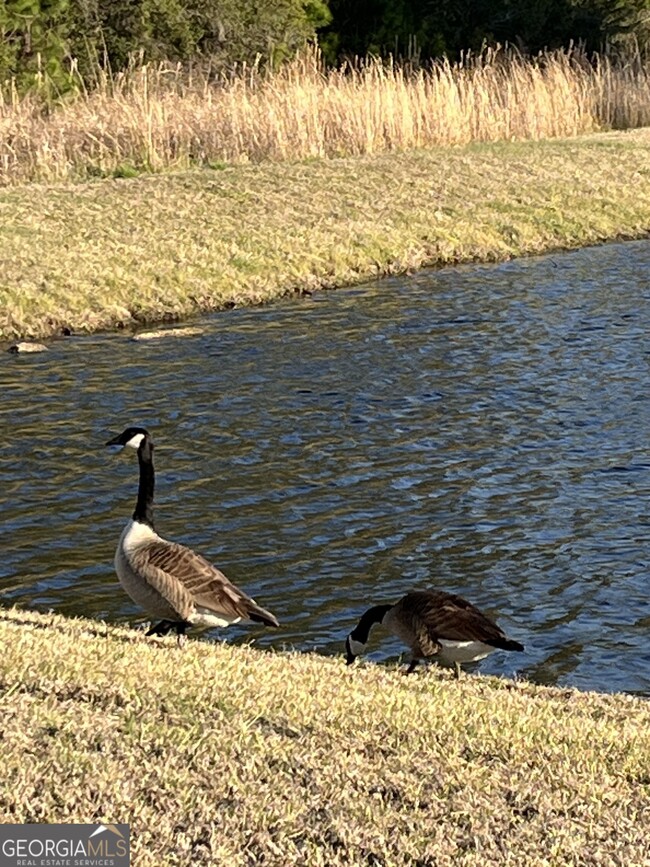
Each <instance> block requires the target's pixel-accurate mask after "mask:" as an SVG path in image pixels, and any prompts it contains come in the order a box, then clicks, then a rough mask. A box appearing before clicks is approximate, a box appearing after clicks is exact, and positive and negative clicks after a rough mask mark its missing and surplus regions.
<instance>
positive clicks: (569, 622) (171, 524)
mask: <svg viewBox="0 0 650 867" xmlns="http://www.w3.org/2000/svg"><path fill="white" fill-rule="evenodd" d="M203 324H204V325H205V328H206V330H205V332H204V333H203V334H202V335H200V336H194V337H185V338H182V339H179V340H177V341H176V340H162V341H150V342H135V341H133V340H131V339H130V338H129V336H128V335H109V336H96V337H90V338H78V339H71V340H67V341H61V342H59V343H56V344H55V345H54V346H53V347H52V348H51V350H50V351H49V352H48V353H47V354H43V355H37V356H18V357H13V356H9V355H7V356H5V358H4V359H1V360H0V387H1V390H2V400H1V401H0V411H1V412H2V421H3V425H2V429H3V431H4V436H3V445H2V450H1V456H0V462H1V463H0V474H1V478H2V481H3V485H2V491H1V492H0V510H1V511H2V521H1V523H0V540H1V545H2V551H3V556H2V560H1V562H0V601H2V603H3V604H5V605H8V604H12V603H17V604H20V605H22V606H29V607H34V608H37V609H43V610H46V609H49V608H54V609H56V610H58V611H60V612H62V613H66V614H86V615H90V616H92V617H99V618H107V619H109V620H113V621H117V620H133V621H134V622H135V620H136V619H138V617H140V613H139V612H138V611H137V609H136V608H135V607H134V606H133V605H132V604H131V603H130V601H129V600H128V598H127V597H126V596H125V595H124V593H123V592H122V590H121V588H120V587H119V585H118V584H117V582H116V578H115V576H114V573H113V566H112V558H113V552H114V547H115V544H116V541H117V538H118V537H119V534H120V532H121V527H122V524H123V523H124V521H125V520H126V519H127V518H128V517H129V516H130V514H131V512H132V509H133V502H134V499H135V491H136V486H137V462H136V458H135V455H134V454H133V453H132V452H129V453H128V454H121V455H117V456H116V455H113V454H111V453H110V452H109V451H108V450H106V449H104V448H103V443H104V441H105V440H106V439H107V438H108V437H109V436H111V435H113V434H115V433H119V432H120V431H121V429H122V428H123V427H125V426H126V425H127V424H131V423H138V424H145V425H146V426H147V427H149V428H150V430H151V431H152V433H153V435H154V437H155V439H156V443H157V449H156V457H157V470H158V475H157V505H158V511H157V525H158V529H159V531H160V532H161V534H162V535H164V536H168V537H170V538H173V539H176V540H178V541H184V542H186V543H188V544H190V545H192V546H193V547H195V548H196V549H197V550H199V551H201V552H202V553H203V554H205V555H206V556H208V557H209V558H211V559H212V560H213V561H214V562H215V563H216V564H218V565H219V566H220V568H222V569H223V571H225V572H226V574H227V575H229V577H230V578H231V579H232V580H233V581H235V582H236V583H238V584H240V585H241V586H242V588H244V589H245V590H247V591H248V592H249V593H251V594H252V595H254V596H255V597H256V598H257V599H258V601H259V602H260V603H262V604H263V605H265V606H266V607H268V608H270V609H271V610H272V611H274V613H275V614H276V616H277V617H278V618H279V619H280V620H281V622H282V627H281V629H280V630H275V631H272V630H263V629H259V628H253V629H250V628H242V627H232V628H231V629H229V630H228V632H227V640H236V641H248V640H251V639H252V638H254V639H255V641H257V642H258V643H259V644H261V645H263V646H269V645H273V646H275V647H278V648H280V647H284V646H295V647H297V648H300V649H302V650H310V651H313V650H315V651H318V652H322V653H328V654H334V653H340V652H341V649H342V641H343V639H344V637H345V635H346V634H347V632H348V631H349V629H350V628H351V626H352V625H353V624H354V623H355V622H356V619H357V617H358V616H359V615H360V613H362V611H363V610H364V609H365V607H367V606H368V605H369V604H375V603H378V602H382V601H391V600H394V599H396V598H398V597H399V595H400V594H402V593H403V592H405V591H406V590H408V589H410V588H413V587H426V586H431V587H436V588H441V589H446V590H451V591H454V592H459V593H461V594H463V595H466V596H467V597H468V598H469V599H471V600H472V601H473V602H475V603H476V604H478V605H479V606H481V607H484V608H485V609H486V610H487V611H490V612H491V613H493V614H494V615H496V616H497V617H498V619H499V622H500V623H501V624H502V625H503V626H504V628H505V629H506V631H507V632H508V633H509V635H510V636H511V637H512V638H515V639H518V640H520V641H522V642H524V643H525V644H526V652H525V653H524V654H504V653H495V654H494V655H493V656H492V657H490V659H488V660H486V661H485V662H484V663H482V664H481V666H480V667H481V670H483V671H486V672H492V673H496V672H502V673H504V674H507V675H512V674H513V673H514V672H515V671H517V672H519V674H520V675H522V676H524V677H528V678H532V679H533V680H536V681H540V682H545V683H561V684H571V685H576V686H579V687H581V688H597V689H602V690H608V691H609V690H628V691H634V692H641V693H644V694H650V670H649V664H650V595H649V592H648V586H649V581H648V567H647V557H646V552H647V548H648V534H649V531H648V526H649V517H648V514H649V509H648V491H649V486H650V472H649V471H650V451H649V450H650V442H649V433H650V397H649V394H648V382H649V381H650V380H649V377H648V368H649V366H650V349H649V344H648V339H647V335H648V333H649V332H650V243H648V242H638V243H629V244H620V245H611V246H606V247H601V248H597V249H589V250H583V251H580V252H576V253H570V254H562V255H556V256H550V257H544V258H539V259H529V260H524V261H517V262H511V263H508V264H505V265H497V266H476V267H474V266H471V267H469V266H468V267H459V268H450V269H446V270H443V271H437V272H427V273H422V274H419V275H418V276H416V277H413V278H408V279H395V280H387V281H382V282H381V283H377V284H376V285H371V286H366V287H363V288H360V289H354V290H349V291H343V292H336V293H323V294H319V295H317V296H314V297H313V298H311V299H309V300H306V301H304V302H288V303H284V304H278V305H275V306H273V307H268V308H262V309H256V310H241V311H237V310H236V311H230V312H227V313H223V314H219V315H216V316H213V317H210V318H209V319H207V320H205V321H204V322H203ZM221 635H223V633H221ZM380 635H381V630H380V629H379V628H378V629H377V630H376V633H375V637H376V639H377V640H376V641H375V642H374V643H373V652H372V653H370V654H369V656H370V657H371V658H373V659H376V660H384V659H394V658H396V656H397V655H398V654H399V652H400V645H399V644H398V643H397V642H396V641H394V640H391V639H390V637H387V636H382V640H381V641H380V640H378V639H379V638H380Z"/></svg>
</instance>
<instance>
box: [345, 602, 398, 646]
mask: <svg viewBox="0 0 650 867" xmlns="http://www.w3.org/2000/svg"><path fill="white" fill-rule="evenodd" d="M392 607H393V606H392V605H375V606H374V607H373V608H369V609H368V610H367V611H366V613H365V614H362V615H361V620H360V621H359V622H358V623H357V625H356V626H355V628H354V630H353V631H352V632H351V633H350V636H351V638H353V639H354V640H355V641H358V642H360V643H361V644H365V643H366V642H367V641H368V635H369V634H370V630H371V629H372V627H373V626H374V625H375V623H381V621H382V620H383V619H384V617H385V616H386V614H387V613H388V612H389V611H390V609H391V608H392Z"/></svg>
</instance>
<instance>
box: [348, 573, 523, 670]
mask: <svg viewBox="0 0 650 867" xmlns="http://www.w3.org/2000/svg"><path fill="white" fill-rule="evenodd" d="M375 623H381V624H382V625H383V626H385V627H386V628H387V629H388V630H389V631H390V632H392V633H393V634H394V635H396V636H397V637H398V638H401V639H402V641H403V642H404V643H405V644H407V645H408V646H409V647H410V648H411V651H412V654H413V656H412V659H411V664H410V665H409V667H408V668H407V670H406V674H410V673H411V672H412V671H414V670H415V667H416V666H417V664H418V660H420V659H423V658H424V657H427V656H437V657H438V659H440V661H441V662H443V663H447V664H450V663H453V664H454V666H455V668H456V677H457V678H458V677H460V664H461V662H475V661H476V660H478V659H483V658H484V657H486V656H487V655H488V654H489V653H492V651H493V650H496V649H497V648H499V649H500V650H523V649H524V647H523V644H519V642H518V641H511V640H510V639H508V638H506V636H505V633H504V632H503V630H502V629H500V628H499V627H498V626H497V625H496V623H493V621H492V620H490V619H489V617H486V616H485V614H483V613H482V612H481V611H479V610H478V608H475V607H474V606H473V605H472V604H471V603H470V602H467V601H466V600H465V599H463V598H462V597H460V596H455V595H454V594H452V593H445V592H444V591H443V590H421V591H413V592H411V593H407V594H406V596H403V597H402V598H401V599H400V600H399V602H396V603H395V604H394V605H375V606H374V608H369V609H368V611H366V613H365V614H364V615H363V616H362V617H361V620H359V623H358V624H357V625H356V627H355V628H354V629H353V630H352V632H351V633H350V634H349V635H348V637H347V638H346V640H345V649H346V653H347V659H346V662H347V664H348V665H351V664H352V663H353V662H354V660H355V659H356V658H357V656H358V655H359V654H360V653H362V652H363V651H364V650H365V647H366V643H367V641H368V635H369V633H370V629H371V627H372V626H373V625H374V624H375Z"/></svg>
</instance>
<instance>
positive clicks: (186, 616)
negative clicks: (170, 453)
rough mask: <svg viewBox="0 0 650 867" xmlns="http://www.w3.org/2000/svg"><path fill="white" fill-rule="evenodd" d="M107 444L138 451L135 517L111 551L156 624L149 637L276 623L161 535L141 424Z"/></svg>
mask: <svg viewBox="0 0 650 867" xmlns="http://www.w3.org/2000/svg"><path fill="white" fill-rule="evenodd" d="M106 445H107V446H112V445H121V446H130V447H131V448H134V449H137V452H138V462H139V464H140V484H139V487H138V499H137V502H136V506H135V511H134V512H133V518H132V519H131V520H130V521H129V523H128V524H127V525H126V527H125V528H124V531H123V532H122V535H121V537H120V541H119V542H118V545H117V551H116V552H115V571H116V572H117V576H118V578H119V579H120V584H121V585H122V587H123V588H124V589H125V590H126V592H127V593H128V594H129V596H130V597H131V599H133V601H134V602H135V603H136V604H138V605H140V606H141V607H142V608H144V609H145V610H146V611H148V612H149V613H150V614H152V615H153V616H154V617H155V618H157V619H160V622H159V623H157V624H155V625H154V626H152V627H151V629H150V630H149V631H148V632H147V635H167V633H168V632H169V631H170V630H171V629H174V630H175V631H176V634H177V635H178V644H179V646H182V645H183V642H184V639H185V630H186V629H187V628H188V627H189V626H194V625H197V626H228V625H229V624H231V623H238V622H239V621H240V620H253V621H255V622H257V623H265V624H266V625H267V626H278V621H277V620H276V619H275V617H274V616H273V615H272V614H271V613H270V612H269V611H265V609H264V608H260V606H259V605H257V604H256V603H255V602H254V601H253V600H252V599H251V598H250V597H249V596H247V595H246V594H245V593H243V592H242V591H241V590H239V588H237V587H235V585H234V584H232V583H231V582H230V581H229V580H228V579H227V578H226V576H225V575H224V574H223V572H220V571H219V570H218V569H217V568H215V567H214V566H213V565H212V564H211V563H208V561H207V560H205V559H204V558H203V557H201V556H200V555H199V554H195V553H194V551H192V550H191V549H190V548H186V547H185V546H184V545H178V544H176V543H175V542H168V541H167V540H166V539H162V538H161V537H160V536H159V535H158V533H156V530H155V529H154V523H153V492H154V469H153V448H154V446H153V440H152V439H151V435H150V434H149V432H148V431H147V430H145V429H144V428H142V427H129V428H127V429H126V430H125V431H123V432H122V433H121V434H119V436H116V437H113V439H110V440H109V441H108V442H107V443H106Z"/></svg>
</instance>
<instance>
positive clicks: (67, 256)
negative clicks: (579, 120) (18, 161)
mask: <svg viewBox="0 0 650 867" xmlns="http://www.w3.org/2000/svg"><path fill="white" fill-rule="evenodd" d="M649 214H650V130H639V131H633V132H628V133H607V134H598V135H594V136H588V137H582V138H580V139H570V140H566V141H563V140H560V141H558V140H553V141H544V142H522V143H505V144H483V145H471V146H468V147H466V148H451V149H438V150H428V151H425V150H421V151H410V152H407V153H391V154H378V155H375V156H360V157H350V158H346V159H337V160H318V161H313V162H309V163H265V164H261V165H256V166H254V165H248V166H235V167H227V168H226V169H224V170H222V171H210V170H206V169H203V170H194V171H191V172H185V173H176V174H168V175H157V176H143V177H139V178H134V179H130V180H116V179H106V180H101V181H95V182H92V183H86V184H66V185H63V184H57V185H49V186H46V185H37V184H32V185H27V186H25V187H7V188H5V189H0V336H2V337H4V338H5V339H7V340H11V339H14V338H16V337H21V336H24V335H30V336H33V337H44V336H47V335H49V334H52V333H55V332H56V331H57V330H58V329H59V328H60V327H61V326H62V325H67V326H69V327H71V328H72V329H73V330H74V331H80V330H96V329H100V328H110V327H114V326H116V325H120V324H123V325H126V326H129V325H131V324H133V323H134V322H135V321H138V322H142V321H154V320H161V319H174V318H180V317H184V316H187V315H189V314H191V313H196V312H199V311H206V310H212V309H216V308H220V307H224V306H228V305H232V304H237V305H240V304H250V303H261V302H265V301H270V300H272V299H274V298H278V297H280V296H282V295H286V294H288V293H292V292H300V291H302V290H304V289H317V288H320V287H335V286H343V285H349V284H352V283H357V282H360V281H362V280H367V279H370V278H372V277H375V276H377V275H379V274H389V273H400V272H407V271H409V270H412V269H416V268H420V267H422V266H424V265H435V264H444V263H449V262H457V261H469V260H472V259H481V260H484V261H485V260H496V259H506V258H509V257H513V256H521V255H524V254H530V253H538V252H542V251H546V250H550V249H557V248H561V247H567V248H568V247H577V246H581V245H585V244H593V243H597V242H599V241H604V240H609V239H612V238H617V237H640V236H642V235H644V234H645V233H647V232H648V229H649V228H650V218H649Z"/></svg>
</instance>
